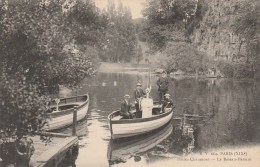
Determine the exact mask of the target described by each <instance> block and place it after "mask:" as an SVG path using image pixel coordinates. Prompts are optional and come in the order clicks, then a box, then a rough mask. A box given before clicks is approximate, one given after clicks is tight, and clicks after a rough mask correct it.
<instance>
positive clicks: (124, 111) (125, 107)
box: [120, 94, 133, 119]
mask: <svg viewBox="0 0 260 167" xmlns="http://www.w3.org/2000/svg"><path fill="white" fill-rule="evenodd" d="M129 99H130V95H128V94H126V95H125V96H124V101H123V102H122V103H121V110H120V115H121V116H123V118H122V119H133V115H132V113H130V112H129V111H130V109H131V104H130V102H129Z"/></svg>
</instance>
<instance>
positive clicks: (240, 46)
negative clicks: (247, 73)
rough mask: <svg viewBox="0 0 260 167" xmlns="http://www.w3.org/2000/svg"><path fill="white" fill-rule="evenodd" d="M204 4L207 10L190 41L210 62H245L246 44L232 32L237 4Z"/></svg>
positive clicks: (219, 0)
mask: <svg viewBox="0 0 260 167" xmlns="http://www.w3.org/2000/svg"><path fill="white" fill-rule="evenodd" d="M206 3H207V8H208V9H207V11H206V13H205V16H204V18H203V20H202V21H201V23H200V26H199V28H198V29H196V30H195V31H194V33H193V35H192V36H191V38H192V40H193V41H194V42H195V43H196V44H197V45H198V49H199V50H200V51H202V52H206V53H207V55H208V56H209V59H210V60H213V61H220V60H223V61H226V62H234V61H239V62H245V61H246V47H245V46H246V43H245V42H244V39H241V38H240V37H239V36H237V35H236V34H234V32H233V31H232V26H233V25H232V23H233V21H234V19H235V17H236V15H235V12H236V9H237V5H238V2H237V1H236V0H207V1H206Z"/></svg>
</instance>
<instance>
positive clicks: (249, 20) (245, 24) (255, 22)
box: [232, 0, 260, 70]
mask: <svg viewBox="0 0 260 167" xmlns="http://www.w3.org/2000/svg"><path fill="white" fill-rule="evenodd" d="M236 3H237V5H236V6H237V8H236V10H235V19H234V20H233V22H232V30H233V32H234V33H235V34H237V35H238V36H239V37H240V38H241V39H243V42H245V43H246V51H247V59H246V63H247V64H251V65H252V66H253V68H254V70H255V68H256V66H257V65H259V64H258V63H259V62H257V61H258V59H259V37H258V33H257V30H258V27H259V26H260V25H259V24H260V21H259V17H258V13H259V9H260V3H259V1H257V0H252V1H244V0H239V1H237V2H236Z"/></svg>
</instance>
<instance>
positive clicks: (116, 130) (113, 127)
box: [108, 103, 173, 139]
mask: <svg viewBox="0 0 260 167" xmlns="http://www.w3.org/2000/svg"><path fill="white" fill-rule="evenodd" d="M119 113H120V111H119V110H118V111H114V112H112V113H111V114H110V115H108V121H109V125H110V133H111V137H112V139H117V138H124V137H130V136H136V135H140V134H143V133H147V132H150V131H152V130H155V129H158V128H160V127H162V126H163V125H165V124H166V123H168V122H169V121H170V120H171V118H172V115H173V107H172V108H166V110H165V112H161V106H160V105H157V104H156V103H154V106H153V109H152V115H151V116H150V117H146V118H135V119H121V118H122V117H121V116H120V115H119ZM157 113H159V114H157Z"/></svg>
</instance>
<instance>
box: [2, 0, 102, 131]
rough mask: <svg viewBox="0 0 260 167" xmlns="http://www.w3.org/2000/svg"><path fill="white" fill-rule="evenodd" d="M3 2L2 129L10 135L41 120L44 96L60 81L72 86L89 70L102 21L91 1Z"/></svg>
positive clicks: (32, 127)
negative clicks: (100, 21)
mask: <svg viewBox="0 0 260 167" xmlns="http://www.w3.org/2000/svg"><path fill="white" fill-rule="evenodd" d="M6 2H7V1H5V2H3V3H2V6H1V8H0V11H1V12H0V27H1V28H0V29H1V31H0V58H1V60H2V61H1V62H0V64H1V71H0V72H1V73H0V77H1V81H0V84H1V88H0V89H1V91H0V101H1V103H0V131H1V132H3V133H4V135H7V136H10V135H11V134H18V133H23V134H26V133H29V132H34V131H36V130H39V129H40V128H41V126H43V125H44V122H45V121H44V119H45V116H46V111H47V108H46V101H47V99H48V95H49V94H50V93H53V91H54V90H57V88H58V85H59V84H60V85H68V86H76V85H77V84H78V83H79V82H80V81H81V80H82V79H84V78H85V77H88V76H91V75H93V73H94V67H95V64H93V62H97V56H98V52H97V51H96V45H99V41H97V39H98V38H97V36H95V34H98V33H97V32H96V31H99V30H100V29H102V28H101V27H102V24H99V22H98V21H99V19H97V18H98V17H99V14H98V13H97V10H96V8H95V6H93V4H92V2H90V1H86V2H85V3H82V2H81V1H60V0H53V1H42V0H36V1H34V2H33V3H32V2H31V1H26V0H24V1H17V2H13V1H10V3H6ZM32 13H33V15H32ZM94 20H97V21H96V22H93V21H94ZM90 23H91V24H90ZM82 34H84V36H83V35H82ZM80 36H81V37H84V39H81V38H79V37H80ZM7 120H8V121H7Z"/></svg>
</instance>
